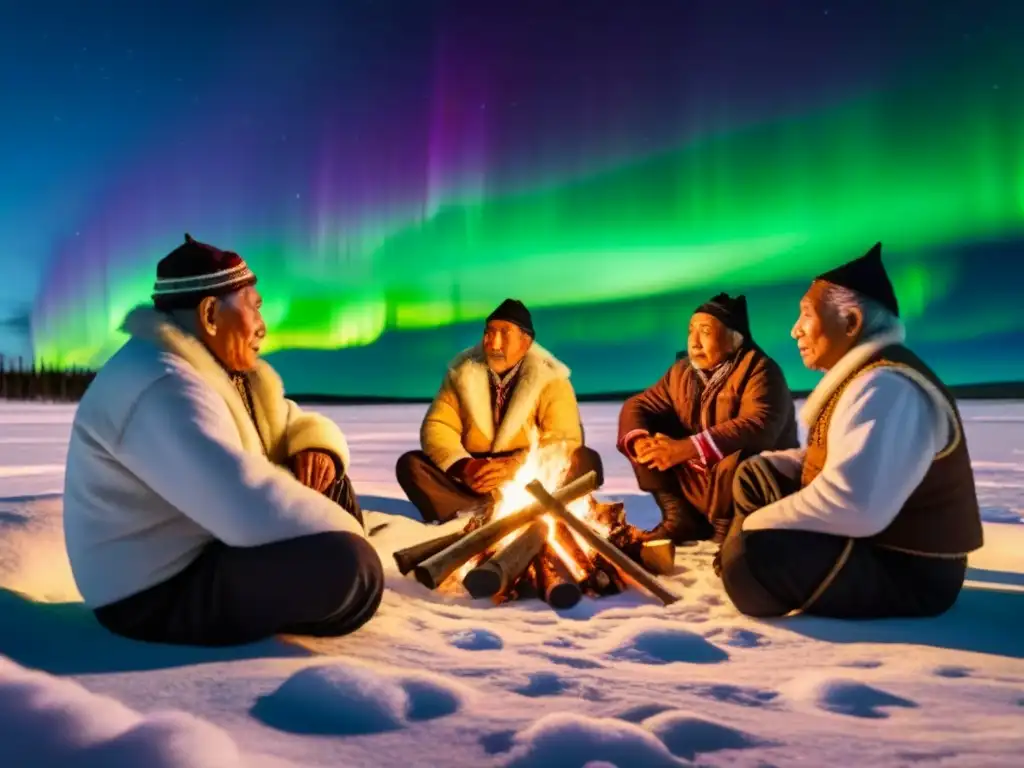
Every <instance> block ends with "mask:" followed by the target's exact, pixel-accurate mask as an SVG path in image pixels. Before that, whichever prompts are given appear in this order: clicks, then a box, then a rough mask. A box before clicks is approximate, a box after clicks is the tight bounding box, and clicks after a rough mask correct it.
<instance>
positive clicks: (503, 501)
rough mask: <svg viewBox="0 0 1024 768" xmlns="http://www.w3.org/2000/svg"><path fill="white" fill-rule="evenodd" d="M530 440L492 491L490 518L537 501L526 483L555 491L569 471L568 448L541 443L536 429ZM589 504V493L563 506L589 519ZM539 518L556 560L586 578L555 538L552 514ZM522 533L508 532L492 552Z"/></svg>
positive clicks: (577, 576) (464, 570)
mask: <svg viewBox="0 0 1024 768" xmlns="http://www.w3.org/2000/svg"><path fill="white" fill-rule="evenodd" d="M529 439H530V448H529V451H528V452H527V454H526V457H525V459H524V460H523V463H522V464H521V465H520V467H519V469H518V470H516V473H515V475H514V476H513V477H512V479H511V480H509V481H508V482H506V483H505V484H504V485H503V486H501V488H499V489H498V490H497V491H495V492H494V496H495V498H496V504H495V506H494V513H493V516H492V519H493V520H497V519H500V518H502V517H506V516H507V515H510V514H512V513H513V512H517V511H519V510H520V509H523V508H525V507H528V506H530V505H531V504H535V503H536V501H537V500H536V499H535V498H534V497H533V495H532V494H531V493H530V492H529V491H528V490H526V486H527V485H528V484H529V483H531V482H532V481H534V480H539V481H540V483H541V484H542V485H543V486H544V487H545V488H547V489H548V490H549V491H553V490H555V489H556V488H558V487H560V486H561V485H563V484H564V482H565V476H566V475H567V474H568V472H569V469H570V467H571V464H572V452H571V450H570V449H569V448H567V447H566V446H565V445H562V444H558V443H552V444H548V445H541V444H540V441H539V440H538V436H537V432H536V430H531V432H530V434H529ZM592 504H593V500H592V499H591V497H590V496H589V495H588V496H584V497H583V498H580V499H576V500H575V501H573V502H570V503H569V504H567V505H566V508H567V509H568V510H569V512H571V513H572V514H573V515H575V516H576V517H578V518H580V519H581V520H588V519H589V518H591V511H592ZM541 519H543V520H544V521H545V523H546V524H547V527H548V535H547V544H548V546H550V547H551V549H552V551H553V552H554V553H555V554H556V555H558V557H559V559H560V560H561V561H562V562H563V563H564V564H565V566H566V567H567V568H568V569H569V572H570V573H571V574H572V576H573V578H575V579H577V580H582V579H584V578H586V576H587V572H586V571H585V570H584V568H583V566H582V565H581V564H580V563H577V562H576V560H575V558H573V557H572V556H571V555H570V554H569V552H568V551H567V550H566V548H565V547H564V546H563V545H562V543H561V542H560V541H559V540H558V537H557V536H556V530H557V529H556V522H555V520H554V518H552V517H551V515H544V516H543V517H542V518H541ZM591 522H592V521H591ZM521 533H522V529H520V530H516V531H513V532H512V533H510V534H508V535H507V536H505V537H504V538H503V539H501V541H499V542H498V543H497V544H496V545H495V546H494V548H493V551H494V552H500V551H501V550H503V549H504V548H505V547H507V546H508V545H509V544H511V543H512V542H513V541H515V539H516V538H517V537H518V536H519V535H520V534H521ZM570 535H571V536H572V537H573V538H574V539H575V541H576V543H577V544H578V545H579V547H580V549H581V550H583V552H585V553H587V554H589V553H590V551H591V548H590V545H589V544H587V542H586V541H584V540H583V539H580V538H579V537H578V536H577V535H576V534H575V533H573V532H571V531H570ZM479 561H480V558H472V559H471V560H470V561H469V562H467V563H466V564H465V565H463V566H462V567H461V568H460V569H459V570H458V572H457V573H456V578H458V579H459V580H460V581H461V580H462V579H463V578H464V577H465V576H466V574H467V573H469V571H471V570H472V569H473V568H475V567H476V565H477V563H478V562H479Z"/></svg>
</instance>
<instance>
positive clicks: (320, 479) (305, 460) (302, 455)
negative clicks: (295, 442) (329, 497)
mask: <svg viewBox="0 0 1024 768" xmlns="http://www.w3.org/2000/svg"><path fill="white" fill-rule="evenodd" d="M292 472H293V473H294V474H295V477H297V478H298V480H299V482H300V483H302V484H303V485H305V486H308V487H310V488H312V489H313V490H314V491H319V492H320V493H324V492H326V491H327V490H328V489H329V488H330V487H331V485H332V484H333V483H334V480H335V475H336V472H335V469H334V459H333V458H331V456H330V454H327V453H324V452H323V451H312V450H311V451H300V452H299V453H297V454H295V455H294V456H293V457H292Z"/></svg>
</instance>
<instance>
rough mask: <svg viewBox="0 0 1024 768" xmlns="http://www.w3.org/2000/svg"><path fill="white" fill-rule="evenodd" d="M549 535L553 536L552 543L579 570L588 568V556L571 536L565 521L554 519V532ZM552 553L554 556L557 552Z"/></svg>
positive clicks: (556, 555)
mask: <svg viewBox="0 0 1024 768" xmlns="http://www.w3.org/2000/svg"><path fill="white" fill-rule="evenodd" d="M551 535H552V536H553V537H554V538H553V543H554V544H555V545H557V547H558V548H560V549H561V550H562V552H564V553H565V555H566V556H568V557H569V559H570V560H572V561H573V562H574V563H576V565H577V566H579V568H580V570H582V571H584V572H587V571H589V570H590V556H589V555H587V553H586V552H584V551H583V547H581V546H580V543H579V542H578V541H577V540H576V537H575V536H573V534H572V531H570V530H569V527H568V526H567V525H566V524H565V523H562V522H558V521H554V533H553V534H551ZM552 549H553V548H552ZM552 555H553V556H554V557H558V553H557V552H556V551H554V550H553V551H552ZM563 565H564V563H563ZM570 573H571V570H570ZM574 581H579V579H574Z"/></svg>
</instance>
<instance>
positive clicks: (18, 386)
mask: <svg viewBox="0 0 1024 768" xmlns="http://www.w3.org/2000/svg"><path fill="white" fill-rule="evenodd" d="M95 376H96V371H90V370H86V369H84V368H57V367H54V366H47V365H46V363H45V362H40V363H35V362H30V363H25V362H24V361H23V359H22V358H21V357H17V358H8V357H5V356H4V355H0V399H3V400H41V401H50V402H66V403H74V402H78V401H79V400H80V399H81V398H82V395H83V394H85V390H86V387H88V386H89V383H90V382H91V381H92V380H93V378H94V377H95ZM950 391H951V392H952V393H953V395H954V396H955V397H956V398H958V399H960V400H1022V399H1024V382H1020V381H1009V382H995V383H988V384H964V385H960V386H953V387H950ZM633 394H635V393H634V392H604V393H591V394H580V395H578V397H579V400H580V402H582V403H604V402H622V401H623V400H625V399H626V398H627V397H629V396H630V395H633ZM808 394H810V393H809V392H800V391H795V392H793V397H794V398H796V399H803V398H805V397H807V395H808ZM289 397H291V398H292V399H293V400H295V401H296V402H299V403H304V404H309V405H401V404H411V403H429V402H430V401H431V399H432V398H430V397H408V398H405V397H380V396H373V395H322V394H315V393H301V394H299V393H296V394H289Z"/></svg>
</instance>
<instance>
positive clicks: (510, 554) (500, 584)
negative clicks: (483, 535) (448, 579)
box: [462, 520, 547, 597]
mask: <svg viewBox="0 0 1024 768" xmlns="http://www.w3.org/2000/svg"><path fill="white" fill-rule="evenodd" d="M546 533H547V525H546V524H545V523H544V521H543V520H536V521H534V523H533V524H532V525H531V526H530V527H529V528H527V529H526V530H525V531H524V532H522V533H520V534H519V535H518V536H517V537H516V538H515V540H514V541H513V542H512V543H511V544H509V545H508V546H507V547H505V548H504V549H503V550H501V551H500V552H498V553H497V554H496V555H494V556H493V557H492V558H491V559H490V560H488V561H487V562H486V563H484V564H483V565H478V566H477V567H476V568H474V569H473V570H471V571H470V572H469V573H467V574H466V577H465V578H464V579H463V580H462V585H463V586H464V587H465V588H466V590H467V591H468V592H469V594H471V595H472V596H473V597H493V596H494V595H497V594H498V593H500V592H504V591H505V590H506V589H508V588H509V587H511V586H512V585H513V584H514V583H515V582H516V581H517V580H518V578H519V576H520V575H521V574H522V573H523V572H524V571H526V569H527V568H528V567H529V565H530V563H531V561H532V560H533V559H534V558H535V557H536V556H537V555H538V554H539V553H540V551H541V549H542V548H543V547H544V536H545V534H546Z"/></svg>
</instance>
